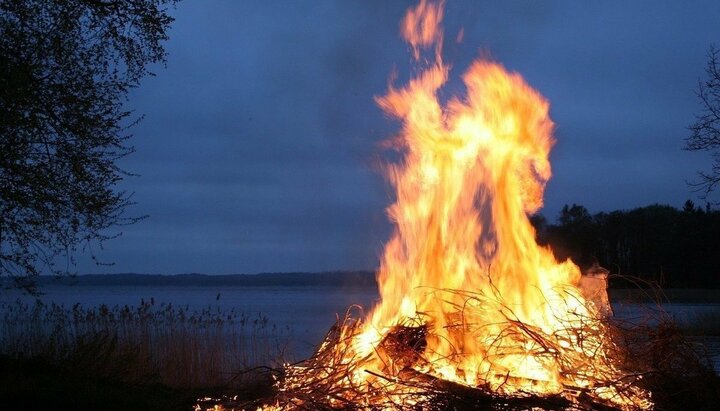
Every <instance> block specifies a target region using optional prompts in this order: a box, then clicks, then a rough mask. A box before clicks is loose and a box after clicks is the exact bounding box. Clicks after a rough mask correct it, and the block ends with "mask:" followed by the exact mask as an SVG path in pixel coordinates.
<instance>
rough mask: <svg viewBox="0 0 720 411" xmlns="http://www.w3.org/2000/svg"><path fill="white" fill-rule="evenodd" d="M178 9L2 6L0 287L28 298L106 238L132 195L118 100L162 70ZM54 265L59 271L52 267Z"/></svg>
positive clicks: (124, 119)
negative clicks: (6, 282) (38, 283)
mask: <svg viewBox="0 0 720 411" xmlns="http://www.w3.org/2000/svg"><path fill="white" fill-rule="evenodd" d="M174 3H175V0H127V1H102V0H1V1H0V153H2V154H1V155H0V276H11V277H13V278H15V279H17V280H18V284H19V285H22V286H24V287H27V288H28V289H30V290H32V285H33V282H32V278H33V277H34V276H36V275H37V274H39V273H41V272H43V271H49V272H52V273H55V274H60V273H65V272H68V269H69V267H71V266H72V265H73V263H74V261H73V258H72V257H73V255H74V253H75V252H76V251H77V248H78V247H79V246H80V245H82V244H92V243H97V242H99V243H100V244H101V243H102V241H103V240H106V239H108V238H111V237H112V235H110V234H107V229H108V228H110V227H113V226H116V225H118V224H128V223H133V222H135V221H137V218H128V217H124V214H123V212H124V210H125V209H126V207H127V206H128V205H130V204H131V200H130V195H129V194H128V193H126V192H123V191H121V190H119V189H118V188H117V184H118V183H119V182H120V181H121V180H122V179H123V177H125V176H127V173H126V172H124V171H123V170H121V169H120V168H119V167H118V165H117V163H116V162H117V160H118V159H120V158H122V157H124V156H126V155H127V154H129V153H131V152H132V151H133V148H132V146H130V145H128V141H127V140H128V138H129V137H130V135H129V134H128V133H127V130H128V127H130V126H131V125H132V124H133V123H135V122H136V121H137V120H138V119H137V118H135V119H133V118H131V117H132V115H131V114H132V113H131V112H129V111H128V110H127V109H126V108H125V107H124V106H123V104H124V102H125V100H126V98H127V93H128V91H129V90H130V89H132V88H133V87H136V86H138V84H139V81H140V80H141V79H142V78H143V77H145V76H147V75H151V74H152V73H151V72H150V71H149V65H151V64H154V63H163V62H164V61H165V57H166V53H165V50H164V48H163V46H162V43H163V42H164V41H165V40H167V39H168V35H167V31H168V29H169V26H170V23H171V22H172V21H173V18H172V17H170V16H169V14H168V10H167V8H168V7H169V6H170V5H172V4H174ZM59 261H63V263H64V264H59Z"/></svg>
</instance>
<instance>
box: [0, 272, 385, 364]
mask: <svg viewBox="0 0 720 411" xmlns="http://www.w3.org/2000/svg"><path fill="white" fill-rule="evenodd" d="M42 292H43V293H44V295H43V296H42V297H41V299H42V301H43V302H44V303H48V304H49V303H56V304H61V305H64V306H66V307H71V306H72V305H74V304H76V303H80V304H82V305H83V306H84V307H92V306H100V305H101V304H106V305H108V306H110V307H112V306H115V305H118V306H125V305H128V306H138V305H140V303H141V301H146V302H147V301H150V300H151V299H152V301H153V302H154V304H155V305H156V306H160V305H161V304H172V305H173V306H175V307H178V308H180V307H182V308H185V307H187V308H188V309H189V310H191V311H199V310H203V309H206V308H210V309H211V310H213V311H214V310H220V311H221V312H226V311H230V310H231V309H234V310H235V312H240V313H244V314H246V315H248V316H249V317H251V318H252V317H255V316H257V315H262V316H265V317H267V318H268V321H269V323H270V324H273V325H276V326H278V327H280V328H283V329H287V328H289V329H290V331H291V335H292V340H293V341H292V343H293V344H292V345H293V349H294V350H295V351H296V352H295V354H296V355H297V356H298V357H299V358H305V357H307V356H309V355H310V354H311V353H312V352H313V350H314V348H315V346H316V345H317V344H318V343H319V342H320V341H321V340H322V338H323V337H324V336H325V334H326V333H327V331H328V330H329V329H330V327H331V326H332V325H333V324H335V321H336V319H337V316H343V315H344V314H345V313H346V311H347V309H348V308H349V307H350V306H351V305H353V304H358V305H360V306H362V307H365V308H369V307H372V306H373V305H374V303H375V301H376V300H377V291H376V290H375V289H374V288H370V287H358V288H341V287H222V288H219V287H170V286H156V287H152V286H135V287H132V286H47V287H44V288H43V289H42ZM17 298H20V299H22V300H25V301H27V302H32V301H33V299H32V298H30V297H27V296H22V295H20V294H19V293H14V292H10V293H8V292H4V293H0V299H1V300H4V301H14V300H16V299H17Z"/></svg>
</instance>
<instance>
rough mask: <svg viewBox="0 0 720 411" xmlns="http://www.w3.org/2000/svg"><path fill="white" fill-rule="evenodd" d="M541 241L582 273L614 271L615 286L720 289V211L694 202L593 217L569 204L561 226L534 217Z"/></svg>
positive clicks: (564, 212)
mask: <svg viewBox="0 0 720 411" xmlns="http://www.w3.org/2000/svg"><path fill="white" fill-rule="evenodd" d="M531 220H532V222H533V225H534V226H535V229H536V231H537V238H538V242H539V243H540V244H542V245H549V246H550V247H551V248H552V250H553V252H554V253H555V256H556V257H557V258H558V259H563V260H564V259H567V258H570V259H572V260H573V261H574V262H575V263H576V264H578V265H579V266H580V267H581V268H582V269H587V268H588V267H590V266H592V265H593V264H599V265H600V266H602V267H604V268H606V269H608V270H610V272H611V273H612V274H620V275H619V276H611V279H610V286H611V287H622V286H627V285H629V283H630V282H631V281H634V280H631V278H637V279H640V280H641V281H649V282H652V283H656V284H659V285H660V286H662V287H668V288H671V287H674V288H689V287H696V288H699V287H702V288H707V287H712V288H720V266H719V265H718V261H717V260H718V258H717V257H718V256H720V235H719V234H720V210H714V209H712V208H711V206H710V205H709V204H708V205H706V206H705V207H704V208H703V207H698V206H696V205H695V204H694V203H693V202H692V201H690V200H688V201H687V202H685V205H684V207H683V208H682V209H677V208H674V207H671V206H668V205H660V204H653V205H649V206H646V207H640V208H635V209H632V210H618V211H612V212H600V213H596V214H590V212H589V211H588V210H587V209H586V208H585V207H584V206H582V205H578V204H573V205H570V206H569V205H565V206H564V207H563V208H562V210H561V211H560V213H559V215H558V217H557V220H556V221H555V223H552V224H551V223H549V222H548V220H547V219H546V218H545V217H543V216H542V215H535V216H533V217H532V218H531Z"/></svg>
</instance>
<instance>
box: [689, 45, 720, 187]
mask: <svg viewBox="0 0 720 411" xmlns="http://www.w3.org/2000/svg"><path fill="white" fill-rule="evenodd" d="M705 75H706V77H707V78H705V79H704V80H700V81H699V82H698V89H697V96H698V98H699V99H700V103H701V105H702V110H701V111H700V114H698V115H696V116H695V122H694V123H693V124H692V125H690V137H688V138H687V139H685V149H686V150H693V151H694V150H703V151H709V152H710V154H711V156H712V158H713V162H712V166H711V168H710V171H699V172H698V175H699V177H700V178H699V181H696V182H693V183H691V185H693V186H694V187H695V188H697V189H698V190H699V191H703V192H704V193H705V196H707V195H708V194H710V192H711V191H713V189H714V188H715V187H716V186H717V185H718V184H720V50H718V49H717V48H716V47H715V46H711V47H710V50H709V51H708V62H707V65H706V67H705Z"/></svg>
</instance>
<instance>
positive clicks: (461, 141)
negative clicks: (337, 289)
mask: <svg viewBox="0 0 720 411" xmlns="http://www.w3.org/2000/svg"><path fill="white" fill-rule="evenodd" d="M442 17H443V2H430V1H427V0H421V1H420V3H419V5H418V6H416V7H414V8H412V9H410V10H409V11H408V13H407V15H406V17H405V19H404V20H403V22H402V24H401V33H402V35H403V36H404V37H405V39H406V40H407V41H408V42H409V43H410V45H411V46H412V50H413V56H414V58H415V59H416V60H418V61H419V60H420V55H421V52H422V51H423V50H424V49H428V48H430V47H431V46H434V49H433V51H434V54H433V55H434V58H432V59H431V60H430V61H429V62H426V63H425V64H424V65H425V68H424V69H423V70H421V71H420V72H419V73H418V74H417V75H416V76H415V77H414V78H413V79H411V80H410V81H409V83H408V84H407V85H406V86H404V87H402V88H393V87H391V88H390V90H389V91H388V93H387V94H386V95H384V96H382V97H379V98H377V103H378V104H379V106H380V107H381V108H382V109H383V110H384V111H385V112H386V113H388V114H389V115H391V116H394V117H396V118H398V119H399V120H400V121H401V122H402V129H401V131H400V133H399V135H398V136H397V138H396V139H395V140H394V143H395V144H394V145H395V147H397V148H398V149H399V150H400V151H401V153H402V155H403V156H402V157H403V158H402V160H401V161H400V162H399V163H398V164H395V165H392V166H390V167H389V169H388V178H389V180H390V182H391V183H392V185H393V186H394V188H395V194H396V199H395V203H394V204H392V205H391V206H390V207H389V208H388V210H387V212H388V215H389V217H390V219H391V220H392V222H393V223H394V224H395V231H394V234H393V235H392V237H391V239H390V240H389V242H388V243H387V244H386V246H385V250H384V254H383V257H382V260H381V265H380V268H379V272H378V284H379V288H380V297H381V301H380V303H379V304H378V305H377V306H376V307H375V308H374V310H373V311H372V312H371V314H370V315H369V316H368V318H367V320H366V321H365V323H364V325H363V328H362V330H361V332H359V333H355V334H352V333H351V331H350V330H349V329H347V328H345V329H343V328H341V330H340V332H341V333H348V335H349V336H348V337H347V339H346V338H345V337H343V338H339V339H338V340H335V342H333V343H335V344H337V345H336V346H335V347H330V348H329V347H328V346H326V345H324V346H323V347H321V348H320V349H319V352H322V351H324V350H327V349H334V350H336V352H338V353H342V355H341V356H340V357H341V358H336V357H335V356H334V357H331V358H334V360H332V362H333V364H324V365H326V366H327V367H328V369H332V368H334V367H340V366H346V367H348V369H350V370H352V372H350V376H349V377H348V378H347V379H346V380H341V381H339V382H337V384H346V385H348V386H352V387H353V389H354V390H362V389H363V388H362V387H365V389H367V391H368V392H370V391H371V387H372V386H374V385H373V383H374V382H376V381H377V378H378V376H388V378H386V379H385V381H384V383H387V381H393V378H397V376H398V375H401V373H402V372H404V371H407V370H408V369H412V371H413V372H416V373H420V374H422V375H430V376H433V377H438V378H442V379H444V380H447V381H451V382H455V383H459V384H464V385H467V386H472V387H483V388H484V389H489V390H491V391H494V392H496V393H499V394H503V395H528V394H534V395H547V394H561V393H563V392H564V391H567V390H568V389H569V388H572V389H577V390H584V392H589V393H590V395H592V396H594V397H595V398H600V399H602V400H606V401H608V402H610V403H612V404H614V405H617V406H618V407H620V408H626V409H634V408H650V407H652V403H651V402H650V400H649V394H648V393H647V392H645V391H643V390H641V389H639V388H637V387H634V386H632V384H631V383H628V384H624V385H622V386H621V384H618V385H604V384H599V385H598V386H594V381H620V380H622V378H621V377H622V373H621V372H620V371H619V370H618V367H617V366H616V365H615V363H614V362H613V360H612V359H611V358H610V352H611V351H612V349H613V348H614V347H613V345H612V342H611V341H610V340H609V339H608V338H606V337H605V334H606V330H605V329H604V328H603V327H604V325H603V322H602V321H601V320H602V318H601V314H600V312H599V308H598V307H596V306H595V305H594V303H593V302H592V301H589V300H586V298H585V297H584V296H583V292H582V289H581V288H580V280H581V274H580V270H579V269H578V267H577V266H576V265H575V264H573V263H572V262H571V261H569V260H568V261H565V262H558V261H556V260H555V258H554V256H553V254H552V252H551V250H549V249H548V248H543V247H540V246H538V245H537V243H536V241H535V231H534V229H533V227H532V225H531V224H530V221H529V218H528V215H529V214H531V213H534V212H536V211H537V210H538V209H540V207H542V204H543V192H544V189H545V184H546V182H547V181H548V179H549V178H550V177H551V167H550V162H549V160H548V156H549V153H550V149H551V147H552V145H553V144H554V139H553V137H552V131H553V123H552V121H551V120H550V118H549V115H548V112H549V103H548V101H547V100H546V99H544V98H543V97H542V96H541V95H540V94H539V93H538V92H537V91H535V90H534V89H532V88H531V87H530V86H529V85H528V84H527V83H526V82H525V81H524V80H523V78H522V77H521V76H520V75H519V74H517V73H512V72H509V71H508V70H506V69H505V68H503V67H502V66H501V65H500V64H497V63H494V62H490V61H484V60H477V61H475V62H474V63H473V64H472V65H471V66H470V68H469V69H468V70H467V71H466V73H465V74H464V75H463V82H464V84H465V87H466V94H465V96H464V97H455V98H451V99H450V100H449V101H447V102H446V103H445V104H443V103H441V101H440V99H439V98H438V92H439V90H440V89H441V88H442V86H443V85H444V84H445V83H446V82H447V81H448V75H449V67H448V66H447V65H446V64H444V63H443V61H442V57H441V54H442V41H443V35H442V31H441V29H440V24H441V21H442ZM403 327H405V329H416V330H417V329H419V328H421V329H422V330H424V331H423V334H422V338H421V339H422V340H423V341H422V342H423V344H422V346H420V347H415V348H414V350H416V351H417V352H416V353H415V354H413V352H412V350H411V352H410V354H408V353H407V352H405V353H404V354H403V353H401V354H402V355H400V356H399V357H408V358H397V357H394V356H393V353H383V350H384V348H383V345H382V344H383V341H384V340H385V339H387V338H389V337H388V336H389V335H391V334H392V333H393V332H396V333H397V330H398V329H400V328H403ZM348 340H349V342H347V341H348ZM338 341H339V343H338ZM329 343H330V342H329V341H326V342H325V344H329ZM406 351H407V350H406ZM358 363H360V364H358ZM353 364H354V365H353ZM323 372H324V371H323ZM328 372H330V371H328ZM289 373H290V374H291V375H297V378H298V379H301V378H303V376H302V375H303V370H302V369H296V370H294V371H293V370H291V371H290V372H289ZM325 376H326V374H322V375H321V376H320V377H322V378H325ZM298 381H299V380H295V381H294V382H293V380H292V378H290V382H287V383H286V387H287V388H288V389H290V388H291V386H292V384H293V383H297V382H298ZM363 384H365V385H363ZM392 392H394V393H402V394H407V393H409V392H412V387H409V386H401V385H400V384H398V387H395V389H394V390H393V391H392ZM353 400H355V398H353ZM363 401H366V402H368V403H370V404H371V403H372V399H369V398H365V399H364V400H363ZM401 401H402V400H401ZM404 401H406V402H407V401H414V399H412V398H410V399H408V398H405V400H404Z"/></svg>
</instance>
